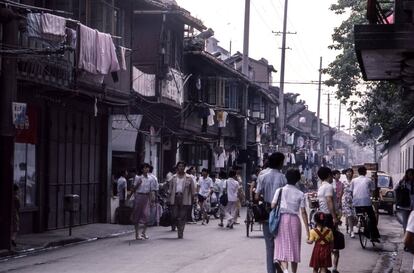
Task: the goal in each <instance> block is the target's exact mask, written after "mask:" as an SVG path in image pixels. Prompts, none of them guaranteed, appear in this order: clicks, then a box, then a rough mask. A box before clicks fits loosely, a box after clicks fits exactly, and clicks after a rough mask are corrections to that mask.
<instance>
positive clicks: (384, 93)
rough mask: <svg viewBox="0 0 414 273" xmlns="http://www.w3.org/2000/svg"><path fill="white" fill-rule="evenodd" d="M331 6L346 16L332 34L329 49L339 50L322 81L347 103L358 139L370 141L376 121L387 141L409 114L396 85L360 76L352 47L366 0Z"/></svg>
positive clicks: (341, 0) (348, 0)
mask: <svg viewBox="0 0 414 273" xmlns="http://www.w3.org/2000/svg"><path fill="white" fill-rule="evenodd" d="M385 8H388V7H385ZM330 9H331V10H332V11H333V12H335V14H338V15H341V16H347V19H346V20H344V21H343V22H342V23H341V25H340V26H339V27H336V28H335V29H334V33H333V34H332V40H333V44H332V45H330V46H329V49H332V50H336V51H338V55H337V56H336V59H335V60H334V61H333V62H332V63H330V64H329V66H328V68H326V69H324V71H323V72H324V73H326V74H328V75H329V76H330V78H329V79H328V80H327V81H325V84H327V85H328V86H335V87H336V88H337V91H336V96H337V98H338V99H340V100H341V102H342V103H346V104H347V105H348V111H349V112H350V113H351V115H353V116H354V118H353V121H354V132H355V139H356V141H357V142H359V143H361V144H367V143H368V142H370V141H372V137H371V131H370V130H371V128H372V126H373V125H375V124H378V125H380V126H381V128H382V129H383V135H382V140H384V141H385V140H389V139H390V137H391V136H392V134H393V133H395V132H396V131H398V130H401V129H402V128H404V126H406V124H407V122H408V120H409V119H410V117H411V115H410V109H409V108H408V107H407V105H405V104H404V103H403V101H402V97H403V96H402V94H401V92H400V89H399V88H398V87H397V86H396V85H394V84H392V83H389V82H365V81H364V80H363V79H362V74H361V70H360V67H359V63H358V61H357V57H356V53H355V47H354V25H356V24H367V23H368V21H367V19H366V1H359V0H338V2H337V4H333V5H332V6H331V8H330Z"/></svg>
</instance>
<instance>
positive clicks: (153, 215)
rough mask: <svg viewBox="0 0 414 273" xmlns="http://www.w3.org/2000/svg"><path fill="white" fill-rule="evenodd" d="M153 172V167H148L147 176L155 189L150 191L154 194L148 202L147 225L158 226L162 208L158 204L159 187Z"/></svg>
mask: <svg viewBox="0 0 414 273" xmlns="http://www.w3.org/2000/svg"><path fill="white" fill-rule="evenodd" d="M153 171H154V167H153V166H152V165H150V168H149V172H148V175H149V176H151V178H152V179H154V180H155V183H154V186H155V187H154V189H153V190H152V192H153V194H154V197H153V198H151V200H150V201H151V202H150V215H149V221H148V225H150V226H154V225H156V226H158V225H159V223H160V218H161V214H162V206H161V205H160V203H159V202H158V193H159V188H160V185H159V183H158V178H157V176H156V175H155V174H154V173H153Z"/></svg>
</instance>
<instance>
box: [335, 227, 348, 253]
mask: <svg viewBox="0 0 414 273" xmlns="http://www.w3.org/2000/svg"><path fill="white" fill-rule="evenodd" d="M333 237H334V246H333V249H339V250H341V249H344V248H345V236H344V234H343V233H342V232H340V231H339V230H337V229H335V230H334V231H333Z"/></svg>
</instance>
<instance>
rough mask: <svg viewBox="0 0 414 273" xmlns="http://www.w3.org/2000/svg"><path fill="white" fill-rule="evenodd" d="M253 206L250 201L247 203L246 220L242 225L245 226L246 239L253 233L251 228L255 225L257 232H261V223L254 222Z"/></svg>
mask: <svg viewBox="0 0 414 273" xmlns="http://www.w3.org/2000/svg"><path fill="white" fill-rule="evenodd" d="M253 206H255V204H253V202H251V201H248V202H247V211H246V219H245V220H244V223H245V224H246V237H249V236H250V232H252V231H254V229H253V226H254V224H255V223H258V224H259V229H258V230H262V223H261V222H258V221H256V219H255V216H254V211H253Z"/></svg>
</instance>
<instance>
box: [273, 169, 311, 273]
mask: <svg viewBox="0 0 414 273" xmlns="http://www.w3.org/2000/svg"><path fill="white" fill-rule="evenodd" d="M300 178H301V175H300V172H299V170H298V169H289V170H287V172H286V179H287V185H286V186H284V187H283V188H279V189H277V190H276V192H275V194H274V196H273V201H272V208H274V207H275V206H276V204H277V202H278V198H279V194H280V198H281V199H280V213H281V219H280V223H279V230H278V233H277V235H276V237H275V240H274V242H275V253H274V261H275V262H279V263H280V265H281V267H282V270H283V272H284V273H288V272H289V270H288V269H289V265H288V263H291V268H292V271H291V272H293V273H296V272H297V269H298V263H299V262H300V260H301V259H300V250H301V235H302V224H301V222H300V219H299V213H300V214H301V216H302V220H303V224H304V225H305V228H306V234H307V236H306V237H307V238H309V224H308V215H307V213H306V209H305V194H304V193H303V192H302V191H300V190H299V189H298V188H297V187H296V184H297V183H298V182H299V181H300ZM280 191H282V192H281V193H280Z"/></svg>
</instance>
